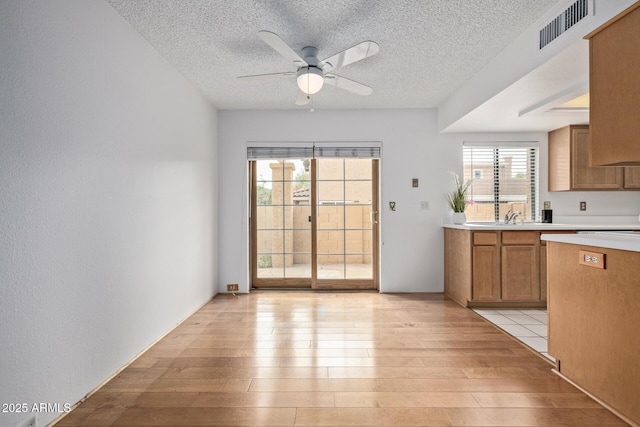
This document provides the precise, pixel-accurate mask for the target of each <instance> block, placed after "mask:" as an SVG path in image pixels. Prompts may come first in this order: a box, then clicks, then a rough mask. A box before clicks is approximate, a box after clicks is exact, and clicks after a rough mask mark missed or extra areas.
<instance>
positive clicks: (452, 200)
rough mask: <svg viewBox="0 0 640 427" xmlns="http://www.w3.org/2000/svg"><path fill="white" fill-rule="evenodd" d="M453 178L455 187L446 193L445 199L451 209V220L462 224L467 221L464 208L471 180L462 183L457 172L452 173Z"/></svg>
mask: <svg viewBox="0 0 640 427" xmlns="http://www.w3.org/2000/svg"><path fill="white" fill-rule="evenodd" d="M453 180H454V182H455V184H456V189H455V190H453V191H452V192H450V193H448V194H447V201H448V202H449V207H450V208H451V210H452V211H453V215H452V216H451V221H453V223H454V224H464V223H465V222H466V221H467V216H466V215H465V213H464V210H465V209H466V208H467V191H469V186H470V185H471V180H469V181H467V182H465V183H462V181H460V177H459V176H458V174H455V173H454V174H453Z"/></svg>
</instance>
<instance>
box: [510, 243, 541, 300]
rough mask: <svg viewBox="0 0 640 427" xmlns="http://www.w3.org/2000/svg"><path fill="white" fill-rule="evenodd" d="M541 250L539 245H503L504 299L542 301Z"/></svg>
mask: <svg viewBox="0 0 640 427" xmlns="http://www.w3.org/2000/svg"><path fill="white" fill-rule="evenodd" d="M539 251H540V248H539V246H538V245H529V246H503V247H502V256H501V264H502V271H501V275H500V279H501V280H500V282H501V289H502V300H503V301H540V262H539V260H538V252H539Z"/></svg>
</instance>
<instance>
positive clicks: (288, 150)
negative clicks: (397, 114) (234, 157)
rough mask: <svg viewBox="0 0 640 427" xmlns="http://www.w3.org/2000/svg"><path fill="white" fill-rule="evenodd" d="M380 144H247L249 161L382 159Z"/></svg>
mask: <svg viewBox="0 0 640 427" xmlns="http://www.w3.org/2000/svg"><path fill="white" fill-rule="evenodd" d="M380 151H381V148H380V143H376V142H315V143H310V142H299V143H295V142H291V143H286V142H285V143H261V142H251V143H248V144H247V159H248V160H261V159H265V160H266V159H310V158H319V157H334V158H346V159H348V158H366V159H378V158H380Z"/></svg>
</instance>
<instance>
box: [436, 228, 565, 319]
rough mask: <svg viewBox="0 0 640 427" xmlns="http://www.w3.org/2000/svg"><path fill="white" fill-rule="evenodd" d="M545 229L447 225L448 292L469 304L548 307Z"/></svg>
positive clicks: (446, 266) (446, 271)
mask: <svg viewBox="0 0 640 427" xmlns="http://www.w3.org/2000/svg"><path fill="white" fill-rule="evenodd" d="M540 233H541V232H540V231H531V230H521V231H517V230H513V231H511V230H491V231H475V230H473V231H472V230H460V229H450V228H446V229H445V294H447V295H448V296H450V297H451V298H452V299H454V300H456V301H458V302H459V303H460V304H462V305H464V306H469V307H546V282H545V285H544V288H545V290H544V293H543V291H542V283H543V282H542V278H543V277H544V278H545V280H546V272H545V273H543V270H542V269H543V267H542V265H541V260H542V256H541V251H542V249H541V247H542V246H541V243H540ZM569 233H571V231H569ZM544 260H545V261H546V258H544Z"/></svg>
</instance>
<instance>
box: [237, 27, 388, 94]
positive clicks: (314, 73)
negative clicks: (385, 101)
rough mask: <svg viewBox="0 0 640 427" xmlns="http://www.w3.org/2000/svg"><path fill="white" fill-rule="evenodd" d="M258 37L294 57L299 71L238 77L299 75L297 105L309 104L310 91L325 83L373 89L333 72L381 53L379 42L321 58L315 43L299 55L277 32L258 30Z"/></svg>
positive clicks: (362, 90) (355, 90) (358, 91)
mask: <svg viewBox="0 0 640 427" xmlns="http://www.w3.org/2000/svg"><path fill="white" fill-rule="evenodd" d="M258 37H260V38H261V39H262V40H263V41H264V42H265V43H267V44H268V45H269V46H271V47H272V48H273V49H274V50H275V51H276V52H278V53H279V54H280V55H282V56H283V57H284V58H285V59H288V60H290V61H293V63H294V64H296V66H297V67H298V71H295V72H294V71H289V72H283V73H271V74H256V75H251V76H240V77H238V79H240V80H268V79H278V78H290V77H296V79H297V83H298V88H299V91H298V98H297V99H296V105H305V104H307V103H308V102H309V99H310V97H311V95H313V94H315V93H318V91H320V89H322V86H323V85H324V83H327V84H330V85H332V86H335V87H337V88H340V89H344V90H348V91H349V92H353V93H356V94H358V95H370V94H371V93H372V92H373V89H371V88H370V87H369V86H367V85H364V84H362V83H358V82H356V81H354V80H351V79H348V78H346V77H342V76H339V75H337V74H334V73H333V71H335V70H337V69H338V68H340V67H344V66H345V65H349V64H353V63H354V62H357V61H360V60H362V59H365V58H368V57H370V56H373V55H375V54H376V53H378V52H379V51H380V47H379V46H378V44H377V43H376V42H373V41H364V42H362V43H358V44H357V45H355V46H352V47H350V48H349V49H346V50H344V51H342V52H340V53H336V54H335V55H333V56H330V57H329V58H326V59H323V60H318V49H317V48H316V47H314V46H307V47H305V48H303V49H302V55H299V54H297V53H296V52H295V51H294V50H293V49H292V48H291V47H289V45H287V44H286V43H285V42H284V40H282V39H281V38H280V37H279V36H278V35H277V34H275V33H272V32H270V31H259V32H258Z"/></svg>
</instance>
